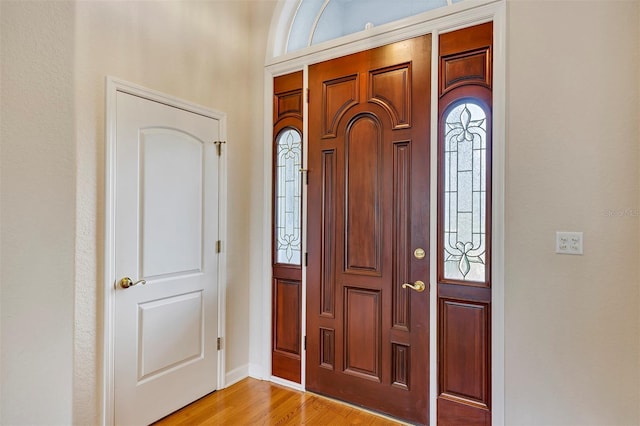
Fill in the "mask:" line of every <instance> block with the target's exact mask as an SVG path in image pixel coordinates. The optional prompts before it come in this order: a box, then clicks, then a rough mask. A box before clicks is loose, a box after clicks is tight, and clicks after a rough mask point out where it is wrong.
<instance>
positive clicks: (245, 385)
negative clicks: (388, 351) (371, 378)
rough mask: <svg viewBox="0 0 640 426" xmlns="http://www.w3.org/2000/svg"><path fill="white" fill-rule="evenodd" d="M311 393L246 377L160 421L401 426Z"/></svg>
mask: <svg viewBox="0 0 640 426" xmlns="http://www.w3.org/2000/svg"><path fill="white" fill-rule="evenodd" d="M403 424H404V423H399V422H396V421H393V420H390V419H388V418H385V417H382V416H378V415H376V414H373V413H370V412H367V411H363V410H360V409H358V408H355V407H352V406H350V405H348V404H343V403H341V402H337V401H333V400H330V399H327V398H324V397H321V396H318V395H315V394H312V393H308V392H299V391H296V390H292V389H289V388H286V387H283V386H278V385H276V384H273V383H271V382H266V381H261V380H257V379H252V378H247V379H244V380H242V381H240V382H238V383H236V384H235V385H233V386H230V387H228V388H226V389H222V390H219V391H216V392H214V393H212V394H209V395H207V396H205V397H204V398H202V399H199V400H198V401H196V402H194V403H193V404H191V405H188V406H187V407H185V408H183V409H181V410H179V411H176V412H175V413H173V414H171V415H169V416H167V417H165V418H164V419H161V420H159V421H158V422H156V423H155V425H156V426H179V425H180V426H182V425H185V426H186V425H189V426H192V425H311V426H313V425H318V426H339V425H371V426H392V425H403Z"/></svg>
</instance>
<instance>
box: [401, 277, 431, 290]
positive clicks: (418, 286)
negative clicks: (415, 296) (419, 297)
mask: <svg viewBox="0 0 640 426" xmlns="http://www.w3.org/2000/svg"><path fill="white" fill-rule="evenodd" d="M407 287H409V288H410V289H413V290H415V291H417V292H418V293H422V292H423V291H424V289H425V288H427V286H426V285H424V282H422V281H420V280H418V281H416V282H415V283H413V284H411V283H404V284H402V288H407Z"/></svg>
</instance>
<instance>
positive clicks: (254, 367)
mask: <svg viewBox="0 0 640 426" xmlns="http://www.w3.org/2000/svg"><path fill="white" fill-rule="evenodd" d="M248 374H249V377H253V378H254V379H259V380H269V379H270V378H271V372H270V371H269V372H266V371H265V368H264V366H262V365H260V364H249V373H248Z"/></svg>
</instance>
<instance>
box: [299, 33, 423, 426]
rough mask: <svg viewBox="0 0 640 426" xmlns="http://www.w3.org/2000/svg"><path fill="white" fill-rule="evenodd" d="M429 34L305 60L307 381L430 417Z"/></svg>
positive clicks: (411, 415) (401, 414) (418, 418)
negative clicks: (418, 287) (417, 288)
mask: <svg viewBox="0 0 640 426" xmlns="http://www.w3.org/2000/svg"><path fill="white" fill-rule="evenodd" d="M430 49H431V37H430V35H426V36H423V37H418V38H415V39H411V40H407V41H403V42H398V43H395V44H393V45H389V46H383V47H380V48H376V49H372V50H369V51H366V52H361V53H357V54H354V55H350V56H347V57H343V58H338V59H334V60H331V61H327V62H323V63H320V64H315V65H312V66H310V68H309V91H310V92H309V98H310V104H309V206H310V208H309V210H308V252H309V265H308V269H307V333H306V334H307V339H308V344H307V352H306V357H307V363H306V366H307V368H306V374H307V375H306V380H307V389H309V390H312V391H314V392H318V393H321V394H325V395H328V396H332V397H335V398H338V399H342V400H345V401H347V402H351V403H354V404H358V405H362V406H365V407H368V408H370V409H373V410H376V411H381V412H385V413H388V414H390V415H392V416H395V417H398V418H401V419H405V420H407V421H410V422H415V423H422V424H426V423H427V422H428V418H429V362H428V359H429V294H428V291H426V292H424V293H418V292H414V291H413V290H410V289H408V288H403V287H402V284H404V283H411V282H413V281H416V280H423V281H428V279H429V263H428V262H429V260H428V259H429V256H426V258H424V259H417V258H414V257H413V255H412V253H413V251H414V250H415V249H416V248H423V249H424V250H428V247H429V233H428V231H429V207H428V205H429V152H430V145H429V114H430V107H429V99H430Z"/></svg>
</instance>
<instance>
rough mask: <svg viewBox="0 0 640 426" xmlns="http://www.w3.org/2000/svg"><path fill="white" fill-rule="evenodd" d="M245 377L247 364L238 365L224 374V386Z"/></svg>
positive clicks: (247, 373)
mask: <svg viewBox="0 0 640 426" xmlns="http://www.w3.org/2000/svg"><path fill="white" fill-rule="evenodd" d="M247 377H249V364H245V365H241V366H240V367H238V368H235V369H233V370H231V371H229V372H228V373H227V374H226V375H225V379H224V387H225V388H228V387H229V386H231V385H233V384H236V383H238V382H239V381H240V380H242V379H245V378H247Z"/></svg>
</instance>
